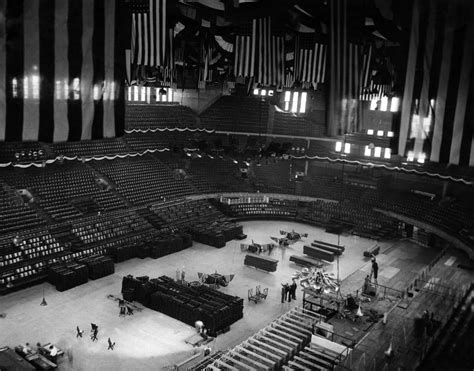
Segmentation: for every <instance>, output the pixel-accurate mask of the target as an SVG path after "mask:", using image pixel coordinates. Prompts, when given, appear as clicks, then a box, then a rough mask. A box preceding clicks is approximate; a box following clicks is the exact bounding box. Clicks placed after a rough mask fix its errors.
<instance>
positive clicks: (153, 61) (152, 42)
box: [149, 0, 157, 66]
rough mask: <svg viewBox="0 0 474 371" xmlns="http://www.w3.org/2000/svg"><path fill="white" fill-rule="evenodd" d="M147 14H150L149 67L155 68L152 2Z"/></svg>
mask: <svg viewBox="0 0 474 371" xmlns="http://www.w3.org/2000/svg"><path fill="white" fill-rule="evenodd" d="M149 7H150V9H149V12H150V29H149V31H150V32H149V40H150V66H156V65H157V63H156V58H155V49H156V39H155V26H156V22H155V19H156V18H155V12H154V7H153V0H150V3H149Z"/></svg>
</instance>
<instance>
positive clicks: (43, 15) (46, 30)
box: [35, 0, 58, 142]
mask: <svg viewBox="0 0 474 371" xmlns="http://www.w3.org/2000/svg"><path fill="white" fill-rule="evenodd" d="M56 2H58V0H40V1H39V19H40V20H41V22H40V24H39V37H40V40H48V42H42V43H41V44H39V45H40V46H41V50H40V55H39V57H40V63H39V70H40V73H41V84H40V98H41V99H40V105H39V110H40V112H39V132H38V133H37V134H36V135H35V136H36V137H37V139H38V140H40V141H42V142H51V141H52V140H53V133H54V120H52V118H53V117H54V100H55V96H54V91H55V89H54V87H55V72H54V59H55V55H54V49H55V48H54V44H55V30H54V26H55V7H56Z"/></svg>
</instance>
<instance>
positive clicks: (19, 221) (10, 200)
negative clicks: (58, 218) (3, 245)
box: [0, 180, 46, 233]
mask: <svg viewBox="0 0 474 371" xmlns="http://www.w3.org/2000/svg"><path fill="white" fill-rule="evenodd" d="M0 186H1V187H2V189H0V233H8V232H12V231H17V230H22V229H27V228H31V227H36V226H38V225H42V224H45V223H46V221H45V220H43V219H42V218H41V216H40V215H39V214H38V212H37V211H36V210H35V209H34V208H32V207H30V205H29V204H27V203H24V202H23V200H22V198H21V197H20V196H19V195H18V194H17V193H16V192H15V191H14V190H13V189H11V187H9V186H7V185H5V184H3V185H2V182H1V180H0Z"/></svg>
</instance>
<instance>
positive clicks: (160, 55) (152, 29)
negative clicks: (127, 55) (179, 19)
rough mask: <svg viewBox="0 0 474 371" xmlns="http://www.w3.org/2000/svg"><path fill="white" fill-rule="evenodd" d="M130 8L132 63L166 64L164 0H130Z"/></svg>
mask: <svg viewBox="0 0 474 371" xmlns="http://www.w3.org/2000/svg"><path fill="white" fill-rule="evenodd" d="M130 10H131V13H132V30H131V34H132V40H131V53H132V63H133V64H137V65H144V66H150V67H157V66H167V62H168V61H167V60H166V59H167V58H166V56H167V54H168V53H169V48H170V45H169V37H168V36H169V35H168V27H167V23H166V0H148V1H142V0H130ZM173 36H174V35H173Z"/></svg>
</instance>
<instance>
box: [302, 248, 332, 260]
mask: <svg viewBox="0 0 474 371" xmlns="http://www.w3.org/2000/svg"><path fill="white" fill-rule="evenodd" d="M303 253H305V254H306V255H309V256H310V257H311V258H316V259H322V260H326V261H328V262H333V261H334V253H331V252H329V251H327V250H323V249H320V248H319V247H313V246H308V245H305V246H304V247H303Z"/></svg>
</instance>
